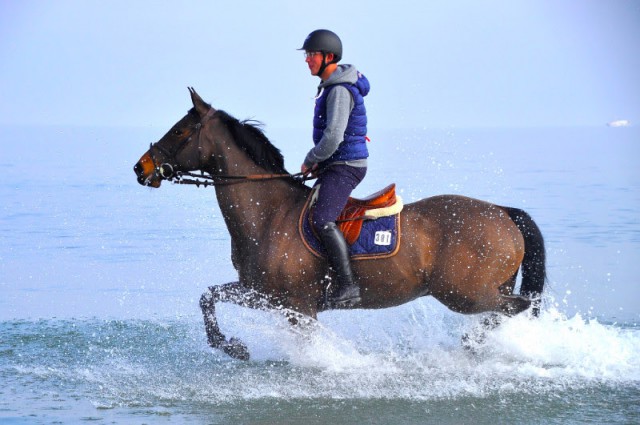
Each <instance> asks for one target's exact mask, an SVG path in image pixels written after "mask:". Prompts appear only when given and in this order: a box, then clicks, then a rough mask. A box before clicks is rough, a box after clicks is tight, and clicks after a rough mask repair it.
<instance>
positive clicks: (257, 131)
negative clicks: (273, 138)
mask: <svg viewBox="0 0 640 425" xmlns="http://www.w3.org/2000/svg"><path fill="white" fill-rule="evenodd" d="M216 116H217V117H218V118H219V119H220V121H221V122H222V123H224V124H225V125H226V127H227V129H228V130H229V132H230V133H231V135H232V136H233V138H234V139H235V141H236V143H237V144H238V146H239V147H240V149H242V150H243V151H244V152H245V153H246V154H247V155H249V158H251V159H252V160H253V161H254V162H255V163H256V164H258V165H260V166H261V167H263V168H265V169H266V170H267V171H269V172H271V173H274V174H289V173H288V172H287V170H285V168H284V157H283V156H282V153H280V150H279V149H278V148H276V147H275V146H273V145H272V144H271V142H270V141H269V139H268V138H267V136H265V134H264V132H263V131H262V128H260V127H261V126H262V123H260V122H259V121H254V120H244V121H240V120H238V119H236V118H234V117H232V116H231V115H229V114H228V113H226V112H225V111H221V110H218V111H216Z"/></svg>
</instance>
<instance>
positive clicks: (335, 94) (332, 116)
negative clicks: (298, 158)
mask: <svg viewBox="0 0 640 425" xmlns="http://www.w3.org/2000/svg"><path fill="white" fill-rule="evenodd" d="M352 109H353V98H352V97H351V93H350V92H349V90H348V89H346V88H344V87H342V86H337V87H334V88H333V90H331V92H330V93H329V95H328V96H327V128H326V129H325V130H324V134H323V136H322V139H320V142H318V144H317V145H316V146H314V148H313V149H311V150H310V151H309V153H308V154H307V156H306V158H305V160H304V164H305V165H306V166H307V167H311V166H313V165H314V164H318V163H320V162H322V161H324V160H325V159H328V158H329V157H330V156H331V155H333V153H334V152H335V151H336V150H337V149H338V145H340V143H341V142H342V141H343V140H344V132H345V130H346V129H347V123H348V122H349V115H351V110H352Z"/></svg>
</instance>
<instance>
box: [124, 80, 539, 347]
mask: <svg viewBox="0 0 640 425" xmlns="http://www.w3.org/2000/svg"><path fill="white" fill-rule="evenodd" d="M190 92H191V98H192V102H193V106H194V107H193V109H192V110H190V111H189V113H188V114H187V115H186V116H185V117H183V118H182V119H181V120H180V121H178V122H177V123H176V124H175V125H174V126H173V127H172V128H171V129H170V130H169V132H167V134H166V135H165V136H164V137H162V138H161V139H160V140H159V141H158V142H156V143H155V144H153V145H152V146H151V148H150V149H149V151H147V152H146V153H145V154H144V155H143V156H142V157H141V158H140V160H139V161H138V163H137V164H136V165H135V167H134V171H135V173H136V175H137V177H138V181H139V182H140V183H141V184H143V185H147V186H151V187H159V186H160V185H161V182H162V181H163V180H164V179H172V178H175V175H176V173H179V172H187V171H193V170H201V171H203V172H204V173H207V175H209V176H211V178H212V179H213V180H214V182H215V191H216V197H217V200H218V205H219V207H220V210H221V212H222V216H223V217H224V220H225V223H226V225H227V228H228V230H229V233H230V236H231V257H232V262H233V265H234V267H235V268H236V270H237V271H238V281H237V282H231V283H227V284H224V285H218V286H211V287H210V288H209V289H208V290H207V291H206V292H205V293H204V295H203V296H202V299H201V303H200V304H201V307H202V310H203V316H204V321H205V328H206V332H207V337H208V342H209V344H210V345H211V346H212V347H215V348H221V349H223V350H224V351H225V352H227V353H228V354H229V355H231V356H234V357H236V358H241V359H247V358H248V357H249V354H248V352H247V350H246V347H245V346H244V345H243V344H242V343H241V342H239V341H237V340H235V339H234V338H232V339H230V340H229V339H227V338H226V337H225V336H224V335H223V334H222V332H221V331H220V329H219V326H218V322H217V319H216V316H215V304H216V303H217V302H232V303H236V304H240V305H244V306H247V307H252V308H263V309H268V308H282V309H285V310H287V311H289V312H290V317H291V320H292V321H296V320H298V319H299V318H300V317H304V316H308V317H311V318H316V316H317V313H318V312H320V311H322V310H323V309H325V308H326V306H325V303H324V299H325V291H326V288H327V279H326V278H325V276H326V275H327V272H328V264H327V262H326V260H324V259H323V258H319V257H317V256H315V255H313V254H312V253H311V252H310V251H309V250H308V249H306V247H305V245H304V243H303V241H302V239H301V238H300V237H299V236H298V230H297V225H298V219H299V217H300V213H301V211H302V209H303V207H304V205H305V203H306V201H307V198H308V196H309V192H310V190H311V189H310V188H309V187H307V186H306V185H304V184H303V183H301V182H300V181H298V180H296V179H294V178H292V177H291V176H290V175H289V174H288V173H287V172H286V170H285V169H284V166H283V164H284V160H283V158H282V155H281V154H280V152H279V151H278V150H277V149H276V148H275V147H274V146H273V145H272V144H271V143H270V142H269V141H268V139H267V138H266V137H265V136H264V134H263V133H262V131H261V130H260V129H259V128H258V127H256V126H255V125H253V124H251V123H249V122H241V121H238V120H236V119H235V118H233V117H231V116H230V115H228V114H227V113H225V112H223V111H221V110H216V109H214V108H212V107H211V106H210V105H208V104H207V103H205V102H204V101H203V100H202V99H201V98H200V96H199V95H198V94H197V93H196V92H195V91H194V90H193V89H190ZM273 175H277V176H273ZM243 176H244V177H243ZM270 176H271V177H270ZM272 177H273V178H272ZM400 225H401V226H402V229H403V237H402V239H401V241H400V248H399V250H398V252H397V254H396V255H394V256H392V257H388V258H381V259H375V260H366V261H356V262H354V263H353V270H354V274H355V278H356V281H357V284H358V285H360V287H361V289H362V302H361V304H360V305H359V306H358V308H363V309H375V308H388V307H393V306H398V305H401V304H404V303H407V302H409V301H412V300H415V299H416V298H419V297H422V296H426V295H431V296H433V297H435V298H436V299H438V300H439V301H440V302H442V303H443V304H444V305H446V306H447V307H448V308H450V309H451V310H453V311H456V312H459V313H464V314H471V313H482V312H499V313H503V314H505V315H514V314H517V313H520V312H522V311H524V310H526V309H527V308H529V306H530V305H531V303H532V301H534V307H535V308H536V310H534V313H535V312H536V311H537V305H536V304H537V302H538V300H539V297H540V295H541V293H542V290H543V287H544V282H545V250H544V242H543V238H542V234H541V232H540V230H539V228H538V226H537V225H536V224H535V222H534V221H533V220H532V219H531V217H530V216H529V215H528V214H527V213H526V212H524V211H522V210H520V209H517V208H509V207H501V206H498V205H494V204H491V203H488V202H484V201H480V200H477V199H472V198H468V197H464V196H457V195H441V196H434V197H431V198H427V199H422V200H420V201H417V202H414V203H410V204H406V205H405V206H404V209H403V211H402V214H401V215H400ZM520 268H521V270H522V284H521V290H520V295H514V294H513V289H514V286H515V284H516V276H517V273H518V270H519V269H520ZM329 275H330V276H331V273H330V274H329Z"/></svg>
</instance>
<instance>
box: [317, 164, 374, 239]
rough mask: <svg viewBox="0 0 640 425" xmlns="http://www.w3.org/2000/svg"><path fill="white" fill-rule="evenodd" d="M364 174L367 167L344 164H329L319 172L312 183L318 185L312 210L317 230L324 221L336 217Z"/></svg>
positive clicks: (333, 219) (329, 220) (332, 219)
mask: <svg viewBox="0 0 640 425" xmlns="http://www.w3.org/2000/svg"><path fill="white" fill-rule="evenodd" d="M366 174H367V167H352V166H350V165H346V164H335V165H330V166H329V167H327V168H326V169H324V170H323V171H322V172H321V173H320V175H319V176H318V180H317V181H316V183H315V185H314V186H318V185H320V189H319V190H318V199H317V201H316V205H315V209H314V211H313V227H314V228H315V230H316V231H317V232H319V231H320V230H321V229H322V227H323V226H324V225H325V224H326V223H329V222H331V221H333V222H335V221H336V220H337V219H338V217H339V216H340V213H341V212H342V210H343V209H344V207H345V205H347V200H348V199H349V196H350V195H351V192H353V189H355V188H356V186H358V184H359V183H360V182H361V181H362V179H364V176H365V175H366Z"/></svg>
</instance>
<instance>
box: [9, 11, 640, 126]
mask: <svg viewBox="0 0 640 425" xmlns="http://www.w3.org/2000/svg"><path fill="white" fill-rule="evenodd" d="M317 28H328V29H331V30H334V31H335V32H337V33H338V34H339V35H340V37H341V38H342V40H343V44H344V52H345V53H344V60H343V62H344V63H353V64H355V65H356V66H357V67H358V68H359V69H360V70H361V71H362V72H363V73H365V74H366V75H367V77H368V78H369V79H370V81H371V85H372V89H371V94H370V96H369V97H368V98H367V107H368V109H369V116H370V123H371V126H373V127H450V126H451V127H466V126H521V125H525V126H540V125H605V124H606V122H608V121H611V120H615V119H628V120H631V121H632V123H635V124H637V123H638V122H640V1H637V0H612V1H604V0H575V1H569V0H554V1H551V0H536V1H533V0H531V1H516V0H495V1H475V0H474V1H442V2H426V1H424V0H420V1H406V0H396V1H393V2H390V1H384V2H383V1H369V0H366V1H348V0H328V1H323V2H317V1H313V2H308V1H302V0H291V1H262V0H238V1H225V2H220V1H210V2H195V1H179V2H178V1H176V2H162V1H132V0H125V1H120V0H116V1H91V0H88V1H9V0H0V124H59V125H69V124H77V125H105V126H122V125H139V126H145V127H146V126H158V127H163V128H167V127H168V126H169V125H171V124H173V123H174V122H175V121H176V120H177V119H178V118H180V117H181V116H182V115H183V114H184V113H185V112H186V111H187V109H188V108H189V107H190V102H189V97H188V92H187V86H194V87H195V88H196V90H198V92H199V93H200V94H201V95H202V97H203V98H204V99H205V100H207V101H209V102H211V103H212V104H213V105H214V106H215V107H217V108H220V109H225V110H227V111H228V112H230V113H231V114H233V115H235V116H237V117H238V118H248V117H251V118H255V119H258V120H260V121H263V122H264V123H265V124H266V125H267V128H269V127H273V128H289V127H291V128H293V127H298V128H308V127H310V120H311V113H312V107H313V96H314V94H315V86H316V84H317V79H316V78H315V77H311V76H310V75H309V73H308V70H307V67H306V65H305V63H304V60H303V57H302V54H301V52H299V51H297V50H296V49H297V48H298V47H300V45H301V44H302V42H303V40H304V38H305V37H306V35H307V34H308V33H309V32H310V31H312V30H314V29H317Z"/></svg>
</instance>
